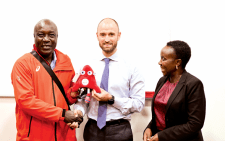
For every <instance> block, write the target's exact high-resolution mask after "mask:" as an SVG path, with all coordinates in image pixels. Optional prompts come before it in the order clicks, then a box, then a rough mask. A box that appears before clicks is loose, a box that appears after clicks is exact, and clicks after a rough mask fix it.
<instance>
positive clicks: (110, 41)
mask: <svg viewBox="0 0 225 141" xmlns="http://www.w3.org/2000/svg"><path fill="white" fill-rule="evenodd" d="M96 35H97V38H98V41H99V46H100V47H101V49H102V51H103V54H104V55H105V56H111V55H112V54H114V53H115V52H116V50H117V49H116V47H117V42H118V40H119V39H120V35H121V33H120V32H119V29H118V26H117V24H116V23H115V21H113V20H112V19H105V20H103V21H102V22H101V23H100V24H99V26H98V31H97V33H96Z"/></svg>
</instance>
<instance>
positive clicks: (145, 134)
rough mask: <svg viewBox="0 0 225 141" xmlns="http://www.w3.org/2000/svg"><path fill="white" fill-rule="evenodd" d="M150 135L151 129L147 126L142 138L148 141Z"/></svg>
mask: <svg viewBox="0 0 225 141" xmlns="http://www.w3.org/2000/svg"><path fill="white" fill-rule="evenodd" d="M151 136H152V130H151V129H150V128H147V129H146V130H145V133H144V136H143V140H144V141H150V140H151Z"/></svg>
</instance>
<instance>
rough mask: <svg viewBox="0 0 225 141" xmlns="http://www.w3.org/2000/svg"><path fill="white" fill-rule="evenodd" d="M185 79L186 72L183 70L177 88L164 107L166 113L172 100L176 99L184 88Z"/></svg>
mask: <svg viewBox="0 0 225 141" xmlns="http://www.w3.org/2000/svg"><path fill="white" fill-rule="evenodd" d="M186 77H187V72H186V70H184V72H183V74H182V76H181V78H180V80H179V82H178V84H177V86H176V87H175V89H174V90H173V92H172V94H171V96H170V98H169V100H168V102H167V105H166V112H167V111H168V109H169V107H170V105H171V103H172V102H173V100H174V99H175V98H176V96H177V95H178V94H179V92H180V90H181V89H182V87H183V86H184V83H185V81H186Z"/></svg>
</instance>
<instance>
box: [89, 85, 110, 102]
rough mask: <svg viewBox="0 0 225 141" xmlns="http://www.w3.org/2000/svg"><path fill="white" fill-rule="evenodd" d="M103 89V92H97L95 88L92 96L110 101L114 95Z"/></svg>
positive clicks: (99, 99)
mask: <svg viewBox="0 0 225 141" xmlns="http://www.w3.org/2000/svg"><path fill="white" fill-rule="evenodd" d="M100 89H101V94H98V93H96V91H95V90H92V97H94V98H95V99H96V100H98V101H109V100H110V99H111V98H112V95H111V94H109V93H108V92H106V91H105V90H103V89H102V88H100Z"/></svg>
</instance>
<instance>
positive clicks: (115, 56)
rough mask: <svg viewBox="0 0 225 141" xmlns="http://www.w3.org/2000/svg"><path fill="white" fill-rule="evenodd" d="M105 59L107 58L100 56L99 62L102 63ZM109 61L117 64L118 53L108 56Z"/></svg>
mask: <svg viewBox="0 0 225 141" xmlns="http://www.w3.org/2000/svg"><path fill="white" fill-rule="evenodd" d="M105 58H107V57H105V55H103V54H102V55H101V57H100V60H101V61H102V60H104V59H105ZM108 58H109V59H110V60H113V61H116V62H118V61H119V58H120V57H119V52H118V50H117V51H116V52H115V53H114V54H113V55H112V56H110V57H108Z"/></svg>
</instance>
